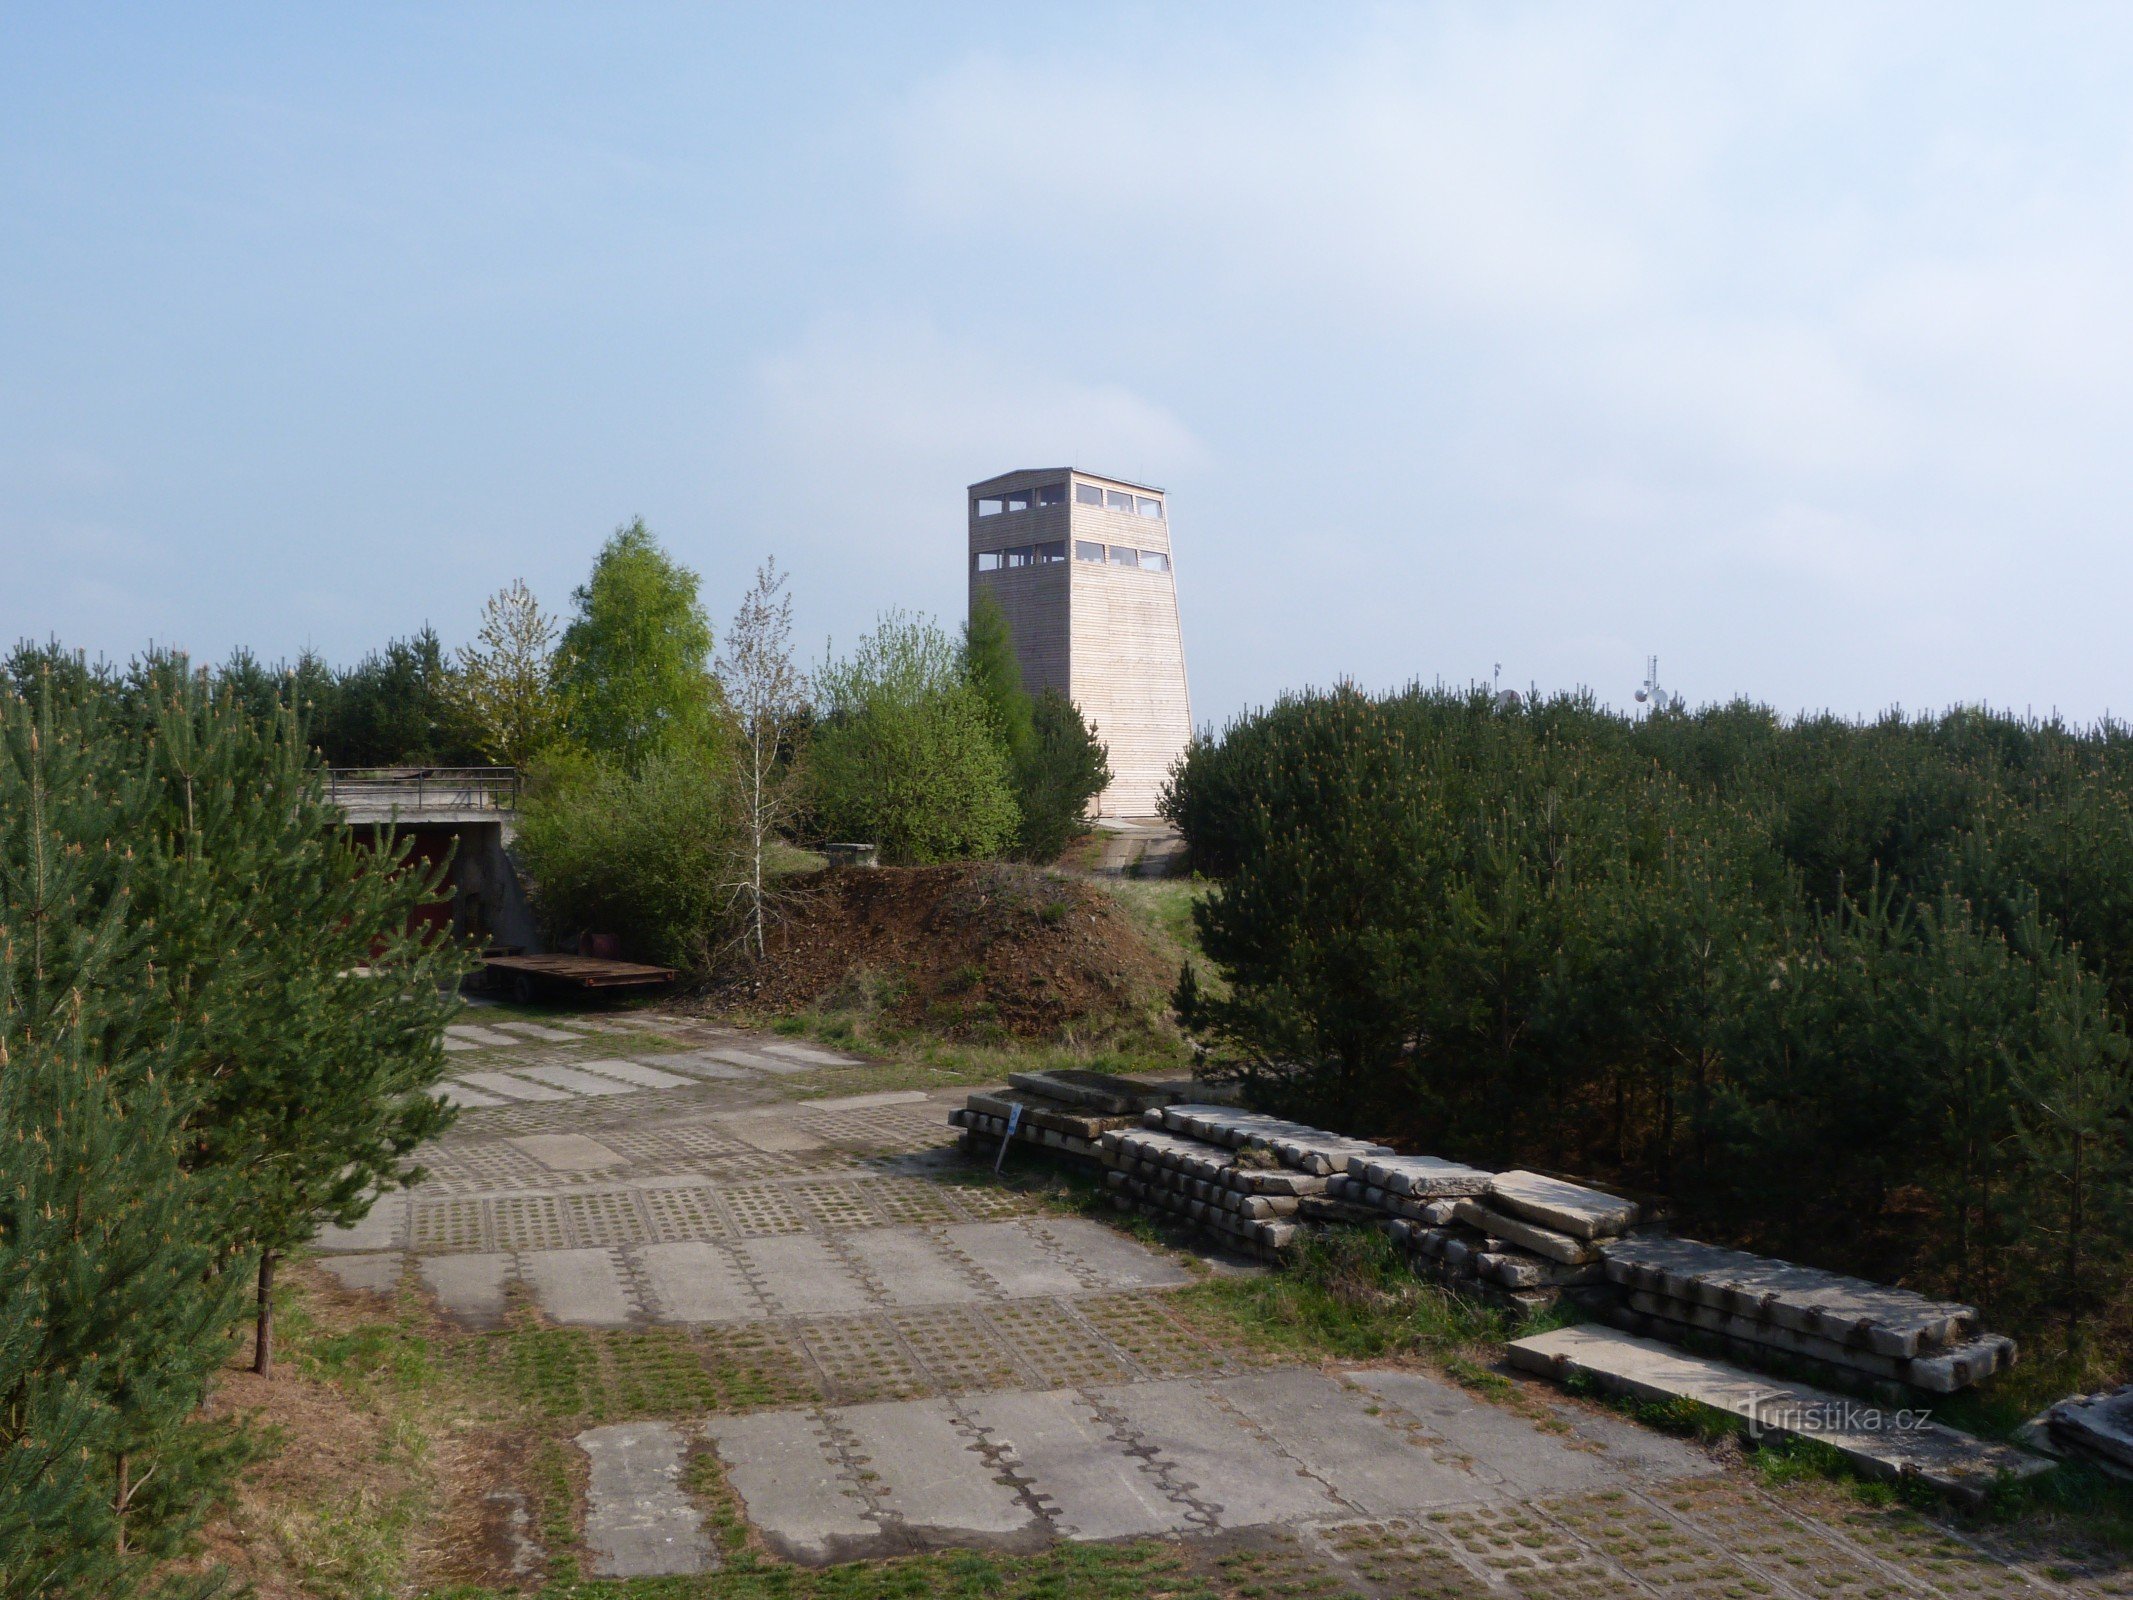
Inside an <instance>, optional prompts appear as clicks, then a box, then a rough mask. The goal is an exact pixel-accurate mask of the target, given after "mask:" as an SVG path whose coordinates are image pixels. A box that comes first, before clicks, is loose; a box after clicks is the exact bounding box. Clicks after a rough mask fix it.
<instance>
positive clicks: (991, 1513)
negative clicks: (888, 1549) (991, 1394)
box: [830, 1400, 1037, 1544]
mask: <svg viewBox="0 0 2133 1600" xmlns="http://www.w3.org/2000/svg"><path fill="white" fill-rule="evenodd" d="M830 1415H831V1421H832V1423H833V1424H834V1425H835V1426H836V1427H837V1428H839V1429H841V1430H842V1431H843V1432H844V1433H845V1434H847V1435H848V1436H849V1437H850V1438H851V1440H852V1442H853V1444H854V1446H855V1449H854V1452H853V1453H854V1457H855V1459H856V1460H858V1461H859V1462H860V1464H861V1465H863V1466H864V1467H865V1468H866V1469H867V1470H868V1471H870V1472H872V1473H874V1474H875V1478H874V1479H873V1480H872V1482H871V1484H870V1487H871V1489H872V1491H873V1493H874V1495H875V1497H876V1499H877V1500H878V1502H879V1503H880V1505H881V1507H882V1509H883V1510H884V1511H885V1512H886V1513H887V1514H888V1515H889V1516H892V1517H894V1518H896V1519H897V1521H898V1522H899V1523H900V1525H901V1527H902V1529H903V1532H904V1533H905V1535H906V1536H907V1537H914V1538H917V1539H919V1540H921V1541H922V1542H925V1543H929V1544H930V1543H936V1542H938V1543H943V1544H953V1543H961V1542H964V1541H966V1540H967V1539H969V1538H970V1537H971V1536H973V1535H975V1536H980V1537H983V1536H991V1537H995V1538H997V1537H1000V1536H1002V1535H1006V1534H1014V1533H1020V1532H1022V1531H1024V1530H1025V1529H1030V1528H1033V1527H1035V1526H1036V1525H1037V1519H1036V1517H1035V1516H1034V1515H1033V1514H1032V1512H1031V1511H1030V1508H1029V1507H1028V1506H1027V1505H1025V1504H1023V1502H1022V1500H1021V1498H1020V1497H1019V1496H1018V1495H1017V1494H1016V1493H1015V1491H1014V1490H1013V1489H1012V1488H1010V1487H1008V1485H1006V1484H1004V1483H1002V1482H1000V1481H999V1479H998V1477H997V1476H996V1475H995V1470H994V1468H993V1465H992V1463H991V1462H989V1461H987V1460H986V1459H985V1457H984V1456H982V1455H981V1454H979V1453H978V1451H977V1450H976V1449H975V1448H974V1444H975V1441H974V1440H973V1439H971V1438H970V1437H969V1436H968V1435H967V1434H965V1433H964V1432H963V1430H962V1429H961V1428H959V1427H958V1426H957V1424H956V1418H955V1414H954V1413H953V1412H952V1411H951V1410H950V1409H949V1406H948V1403H947V1402H946V1401H945V1400H892V1401H884V1402H883V1403H881V1404H879V1405H870V1406H847V1407H844V1408H843V1409H841V1410H838V1411H835V1412H832V1413H831V1414H830Z"/></svg>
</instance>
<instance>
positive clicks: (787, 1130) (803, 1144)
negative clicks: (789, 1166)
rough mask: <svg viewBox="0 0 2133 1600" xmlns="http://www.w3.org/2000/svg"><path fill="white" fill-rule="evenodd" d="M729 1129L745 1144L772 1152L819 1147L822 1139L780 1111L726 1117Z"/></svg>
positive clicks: (778, 1153)
mask: <svg viewBox="0 0 2133 1600" xmlns="http://www.w3.org/2000/svg"><path fill="white" fill-rule="evenodd" d="M725 1122H726V1131H727V1132H729V1133H731V1134H732V1135H733V1136H734V1137H735V1138H736V1139H739V1140H740V1141H741V1142H742V1143H743V1144H746V1145H749V1146H751V1147H752V1148H754V1149H757V1150H761V1151H764V1152H766V1153H767V1154H770V1155H793V1154H796V1153H798V1152H800V1151H804V1150H820V1149H821V1148H822V1141H821V1140H820V1139H818V1138H816V1137H815V1136H814V1135H813V1134H811V1133H809V1132H808V1131H807V1130H806V1129H805V1128H801V1127H797V1126H795V1125H794V1124H793V1123H792V1122H791V1121H790V1120H788V1119H787V1118H786V1117H785V1116H784V1115H783V1114H781V1113H778V1112H759V1113H754V1114H751V1115H748V1116H743V1117H728V1118H726V1119H725Z"/></svg>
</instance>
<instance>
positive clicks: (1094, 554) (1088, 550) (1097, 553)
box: [1074, 539, 1104, 562]
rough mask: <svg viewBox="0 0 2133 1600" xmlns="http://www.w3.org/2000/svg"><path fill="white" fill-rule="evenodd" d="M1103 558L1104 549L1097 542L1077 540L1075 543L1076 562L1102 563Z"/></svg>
mask: <svg viewBox="0 0 2133 1600" xmlns="http://www.w3.org/2000/svg"><path fill="white" fill-rule="evenodd" d="M1103 558H1104V547H1103V546H1102V545H1100V544H1098V543H1097V542H1096V541H1095V540H1093V539H1076V540H1075V541H1074V559H1075V560H1076V561H1095V562H1101V561H1102V560H1103Z"/></svg>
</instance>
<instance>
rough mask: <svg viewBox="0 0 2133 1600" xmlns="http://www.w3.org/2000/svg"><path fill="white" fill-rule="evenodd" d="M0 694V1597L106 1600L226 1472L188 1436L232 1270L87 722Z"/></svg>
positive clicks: (137, 786)
mask: <svg viewBox="0 0 2133 1600" xmlns="http://www.w3.org/2000/svg"><path fill="white" fill-rule="evenodd" d="M54 700H55V696H54V695H52V694H50V693H46V694H44V695H42V696H41V700H40V704H39V705H38V706H37V707H35V708H34V709H33V708H32V707H31V706H30V705H29V704H28V703H27V702H25V701H24V700H22V699H21V698H19V697H11V696H0V1597H7V1600H14V1597H17V1596H21V1597H24V1600H27V1597H30V1596H37V1597H39V1600H46V1597H60V1596H83V1597H89V1596H95V1597H99V1600H101V1597H106V1596H123V1595H127V1594H131V1593H134V1592H136V1591H137V1590H138V1589H139V1588H140V1587H141V1586H142V1585H143V1584H144V1583H145V1582H146V1581H147V1580H148V1579H149V1577H150V1575H151V1574H152V1572H153V1570H154V1569H155V1568H156V1567H157V1566H158V1565H160V1564H161V1563H164V1562H166V1561H167V1560H168V1559H169V1558H170V1557H172V1556H174V1555H176V1554H179V1553H180V1552H181V1551H182V1550H183V1549H184V1548H185V1547H186V1544H187V1541H188V1538H189V1536H190V1535H191V1534H192V1532H193V1531H194V1530H195V1529H196V1528H197V1527H198V1526H199V1524H200V1523H201V1521H202V1520H203V1519H204V1517H205V1515H206V1514H207V1511H208V1510H209V1508H210V1507H211V1505H212V1504H213V1503H214V1501H215V1500H216V1498H217V1497H218V1496H219V1495H221V1494H222V1493H224V1492H225V1491H226V1489H227V1487H228V1485H229V1484H230V1481H231V1479H232V1477H233V1475H234V1473H235V1471H236V1469H237V1468H238V1467H239V1466H240V1465H241V1464H242V1463H243V1461H244V1460H245V1459H246V1458H247V1456H248V1453H249V1444H248V1441H247V1439H246V1438H245V1436H244V1435H243V1434H242V1432H241V1431H239V1430H238V1429H236V1428H234V1427H232V1426H231V1425H229V1424H227V1423H215V1422H209V1421H206V1420H204V1419H202V1418H201V1417H200V1415H199V1408H200V1405H201V1402H202V1400H203V1399H204V1398H205V1396H206V1392H207V1385H208V1382H209V1380H210V1378H211V1376H212V1374H213V1372H214V1370H215V1369H216V1368H217V1367H218V1366H219V1365H220V1364H221V1363H222V1362H223V1361H224V1360H225V1359H226V1358H227V1356H228V1354H229V1351H230V1346H231V1339H230V1333H231V1328H232V1325H233V1322H234V1319H235V1316H236V1311H237V1306H238V1304H239V1296H240V1295H241V1292H242V1289H243V1284H244V1278H245V1268H246V1266H247V1264H248V1263H247V1262H246V1261H245V1259H244V1257H243V1255H242V1254H241V1253H240V1252H236V1251H233V1250H231V1249H230V1248H229V1247H228V1241H227V1239H226V1238H225V1237H224V1234H223V1230H222V1226H221V1216H222V1208H221V1207H220V1206H219V1205H218V1204H216V1203H215V1196H214V1194H213V1189H214V1184H213V1181H212V1180H211V1179H209V1178H207V1177H204V1176H202V1175H200V1174H196V1173H192V1172H189V1171H188V1170H187V1168H186V1164H185V1161H184V1159H183V1158H184V1155H185V1149H184V1137H183V1134H182V1132H181V1122H182V1119H183V1116H184V1114H185V1112H186V1111H187V1110H188V1109H189V1106H188V1102H187V1100H186V1099H185V1090H184V1088H183V1086H182V1085H181V1084H180V1083H179V1082H178V1081H177V1079H176V1076H175V1074H174V1073H173V1072H172V1070H171V1062H170V1060H169V1055H168V1036H167V1032H166V1030H165V1028H164V1027H163V1018H164V1016H165V1007H166V1001H167V991H166V989H165V987H164V982H163V978H164V975H163V973H162V972H161V971H160V970H159V969H158V967H157V965H156V963H155V961H154V959H153V957H152V954H151V947H150V941H149V938H148V930H147V928H146V926H145V920H144V919H143V918H142V917H141V915H140V913H139V909H138V904H137V902H136V901H135V899H134V897H133V895H132V893H131V892H130V891H131V883H130V879H131V877H132V875H133V872H134V870H135V867H136V865H137V863H135V862H134V861H133V860H132V859H131V858H130V855H129V852H128V851H127V850H126V849H125V848H124V846H123V845H122V844H121V843H120V842H119V841H122V840H126V839H129V838H132V837H135V836H136V833H137V831H138V829H139V827H140V825H141V824H142V822H143V821H144V820H145V815H144V814H145V811H146V809H147V806H146V796H145V789H144V786H143V785H142V783H141V782H140V781H139V778H138V775H128V774H127V773H126V772H125V771H124V770H123V763H122V762H119V761H116V760H114V759H113V758H114V756H115V755H116V754H117V753H118V752H119V751H120V750H121V749H122V748H123V746H124V744H125V742H126V741H125V740H124V738H123V737H122V736H121V735H119V734H118V733H116V732H115V731H114V729H113V728H112V727H111V726H110V725H109V723H108V721H105V720H103V719H100V718H99V717H98V716H97V715H96V712H97V710H98V709H99V708H98V707H96V706H94V705H89V704H84V703H82V702H81V701H79V700H76V701H73V702H71V703H70V704H68V705H67V706H65V707H64V708H61V709H55V706H54Z"/></svg>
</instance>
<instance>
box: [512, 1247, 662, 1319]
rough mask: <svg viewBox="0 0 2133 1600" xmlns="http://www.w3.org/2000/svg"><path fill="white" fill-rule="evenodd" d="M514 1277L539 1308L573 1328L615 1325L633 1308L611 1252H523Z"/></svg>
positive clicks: (619, 1269)
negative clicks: (516, 1276) (522, 1282)
mask: <svg viewBox="0 0 2133 1600" xmlns="http://www.w3.org/2000/svg"><path fill="white" fill-rule="evenodd" d="M518 1275H519V1276H520V1277H521V1278H523V1279H525V1280H526V1283H527V1284H528V1285H529V1286H530V1287H531V1288H532V1290H533V1298H534V1299H535V1301H537V1302H538V1303H539V1305H540V1308H541V1309H542V1310H543V1311H545V1312H547V1313H548V1315H550V1316H551V1317H553V1318H555V1320H556V1321H558V1322H565V1323H570V1324H572V1325H573V1326H577V1327H589V1328H619V1327H622V1326H624V1325H626V1324H627V1323H629V1322H630V1321H632V1320H633V1317H634V1310H633V1308H632V1307H631V1305H630V1301H629V1295H628V1293H627V1292H626V1291H625V1290H624V1288H623V1285H622V1269H621V1266H620V1264H619V1263H618V1262H617V1261H616V1259H615V1253H614V1252H613V1251H612V1250H523V1251H521V1252H519V1257H518Z"/></svg>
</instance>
